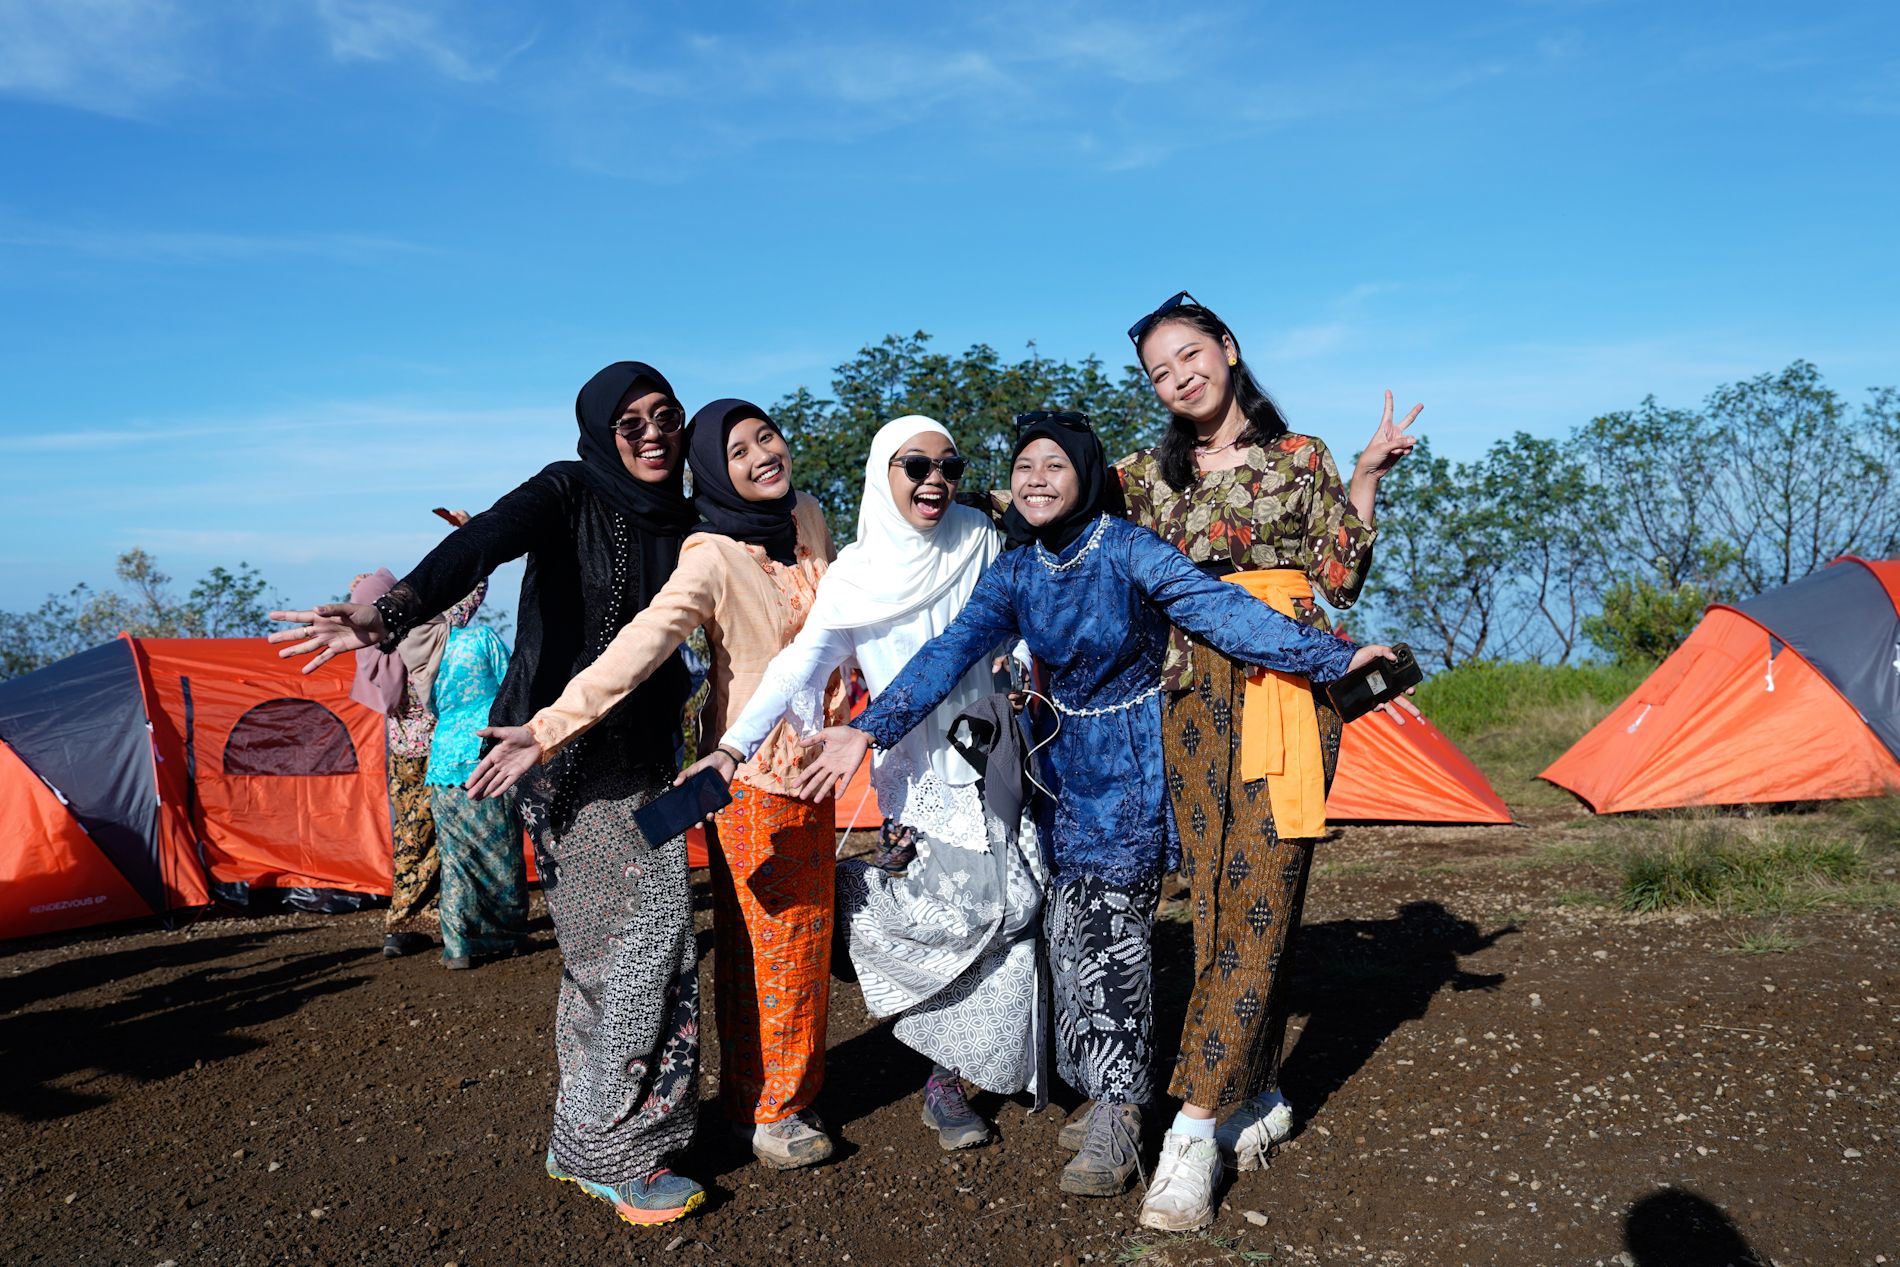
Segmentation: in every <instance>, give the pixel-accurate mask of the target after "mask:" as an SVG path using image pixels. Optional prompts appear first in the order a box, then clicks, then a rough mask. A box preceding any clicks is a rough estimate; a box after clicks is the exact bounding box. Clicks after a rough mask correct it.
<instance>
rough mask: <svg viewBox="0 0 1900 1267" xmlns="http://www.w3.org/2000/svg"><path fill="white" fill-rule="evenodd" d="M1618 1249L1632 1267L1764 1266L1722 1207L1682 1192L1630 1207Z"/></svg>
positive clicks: (1667, 1191)
mask: <svg viewBox="0 0 1900 1267" xmlns="http://www.w3.org/2000/svg"><path fill="white" fill-rule="evenodd" d="M1623 1245H1624V1247H1625V1248H1626V1249H1627V1250H1629V1255H1630V1257H1631V1258H1633V1259H1635V1260H1636V1267H1767V1263H1768V1260H1767V1259H1766V1258H1764V1257H1762V1256H1761V1255H1760V1254H1757V1253H1756V1252H1755V1250H1754V1248H1753V1247H1752V1246H1750V1245H1749V1243H1748V1239H1747V1238H1746V1237H1744V1236H1743V1235H1742V1232H1741V1229H1740V1228H1738V1227H1736V1226H1735V1223H1734V1221H1733V1220H1732V1219H1730V1218H1729V1216H1728V1215H1726V1214H1724V1213H1723V1212H1722V1207H1720V1206H1718V1205H1716V1204H1715V1202H1713V1201H1710V1200H1709V1199H1708V1198H1706V1197H1701V1196H1698V1195H1696V1194H1695V1193H1693V1192H1690V1191H1688V1190H1686V1189H1683V1188H1659V1189H1657V1190H1656V1191H1655V1192H1652V1193H1650V1194H1649V1195H1648V1196H1646V1197H1644V1198H1643V1199H1642V1200H1641V1201H1638V1202H1637V1203H1636V1204H1635V1205H1633V1206H1631V1207H1630V1212H1629V1215H1628V1216H1627V1217H1626V1218H1625V1219H1624V1220H1623Z"/></svg>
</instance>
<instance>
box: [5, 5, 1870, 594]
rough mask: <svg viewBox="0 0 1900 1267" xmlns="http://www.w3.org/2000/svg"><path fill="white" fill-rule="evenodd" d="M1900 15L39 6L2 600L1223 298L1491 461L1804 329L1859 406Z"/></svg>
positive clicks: (282, 568) (9, 343)
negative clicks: (669, 401) (882, 376)
mask: <svg viewBox="0 0 1900 1267" xmlns="http://www.w3.org/2000/svg"><path fill="white" fill-rule="evenodd" d="M1896 14H1900V10H1896V9H1894V8H1893V7H1892V6H1889V5H1881V4H1866V5H1859V6H1854V5H1813V6H1790V5H1786V4H1775V5H1769V4H1733V5H1720V6H1701V5H1697V6H1690V5H1655V4H1644V3H1618V2H1615V0H1605V2H1602V3H1567V2H1563V0H1551V2H1545V3H1518V4H1511V3H1493V4H1481V5H1419V4H1389V5H1380V4H1362V5H1351V6H1344V5H1328V6H1320V5H1309V6H1299V7H1296V6H1271V7H1269V6H1254V5H1239V6H1228V7H1185V8H1181V9H1178V10H1177V9H1172V8H1167V7H1162V6H1154V5H1142V4H1114V3H1098V4H1074V5H1062V4H1052V5H1034V6H1029V5H1012V4H988V5H981V6H965V5H959V4H954V3H942V4H936V5H931V6H908V5H889V4H876V5H872V4H865V5H855V4H788V5H782V6H754V5H745V4H736V5H726V6H717V7H713V6H703V5H692V6H688V5H685V4H677V5H675V4H665V3H648V4H643V5H637V6H636V5H627V4H612V5H606V4H603V5H586V4H578V3H566V2H555V3H542V4H535V5H518V6H508V5H491V4H461V3H449V2H446V0H443V2H429V0H387V2H382V0H274V2H272V3H255V2H251V3H232V4H224V3H217V2H216V0H0V173H4V174H3V175H0V383H4V387H5V390H4V392H3V393H0V470H4V472H5V473H4V475H0V607H8V608H18V607H24V606H29V605H32V604H35V603H37V601H38V600H39V598H40V597H41V596H43V595H44V594H45V593H46V592H47V591H48V590H53V589H59V590H64V589H65V588H66V587H68V586H69V585H71V584H72V583H73V582H75V581H78V580H90V581H92V582H94V583H98V582H100V581H103V580H105V579H107V578H108V577H109V573H110V564H111V559H112V557H113V555H114V554H115V553H116V552H118V551H120V550H122V549H125V548H127V547H129V546H133V545H142V546H144V547H145V548H147V549H148V550H151V551H153V552H154V553H156V554H157V555H158V556H159V559H160V561H161V563H162V564H163V565H164V566H165V567H166V568H167V570H169V571H170V572H172V573H173V574H174V575H176V576H179V577H181V578H191V577H195V576H197V575H199V574H200V573H202V572H203V571H204V570H205V569H206V568H208V567H210V566H212V565H213V564H220V563H222V564H226V565H230V564H232V563H235V562H236V561H238V560H240V559H242V560H248V561H249V562H251V563H252V564H254V565H256V566H258V567H259V568H260V569H261V570H262V571H263V572H264V574H265V575H266V576H267V577H269V578H270V580H271V581H272V583H273V586H274V587H275V588H276V589H277V590H280V591H282V592H283V593H284V594H286V595H288V596H290V597H293V598H298V599H306V598H308V599H315V598H324V597H327V596H329V595H330V594H332V593H334V592H336V591H337V590H338V589H340V588H341V587H342V586H343V585H344V584H345V583H347V581H348V578H349V577H350V575H352V574H353V573H354V572H356V571H358V570H361V569H362V568H363V567H366V566H371V565H375V564H388V565H390V566H392V567H395V568H396V569H397V570H399V571H400V570H401V569H402V568H403V567H404V566H406V565H407V564H408V563H409V562H412V561H413V560H414V559H415V558H416V557H418V556H419V555H420V553H421V552H422V551H423V550H424V549H426V548H427V546H428V545H429V544H430V542H431V541H433V540H434V539H435V537H436V536H437V535H438V534H437V533H436V531H435V522H436V521H434V520H433V519H431V518H430V517H429V516H428V514H427V511H428V508H429V507H431V506H433V505H438V504H447V505H451V506H467V507H469V508H471V509H478V508H480V506H482V505H485V504H486V503H487V502H488V501H489V500H491V499H492V498H493V497H494V496H496V495H497V494H499V493H500V492H502V491H505V490H506V489H507V488H508V487H511V486H512V485H513V484H514V483H515V482H517V481H518V480H519V479H521V478H522V477H524V476H525V475H527V474H528V473H530V472H532V471H533V470H535V469H537V468H538V467H539V466H540V465H541V464H543V463H544V462H547V461H550V460H554V459H557V458H560V457H563V456H567V455H569V454H570V453H571V451H572V442H573V423H572V414H571V402H572V399H573V394H574V391H575V389H576V388H577V387H578V386H579V385H580V383H581V382H582V381H583V380H584V379H585V378H586V377H587V376H588V375H589V374H590V373H591V372H592V371H593V370H594V369H596V368H597V367H598V366H600V365H601V364H603V363H605V362H607V361H609V360H615V359H619V358H622V357H638V358H641V359H645V360H650V361H652V362H654V363H656V364H658V365H659V366H661V368H663V369H664V370H666V371H667V372H668V373H669V374H670V375H671V376H672V377H673V379H674V383H675V385H676V387H677V388H678V389H679V390H680V392H681V394H682V395H683V396H684V398H685V399H686V401H687V403H688V405H689V406H692V405H695V404H697V403H700V402H703V401H704V400H706V399H709V398H711V397H714V396H720V395H745V396H752V397H754V398H757V399H760V400H763V401H769V400H771V399H775V398H776V397H778V396H779V395H780V394H782V393H783V392H785V391H787V390H789V389H791V388H793V387H795V386H797V385H799V384H801V383H802V384H809V385H811V386H813V387H814V388H822V386H823V384H824V383H825V382H826V381H827V380H828V378H829V372H828V371H829V369H830V367H831V366H833V365H835V364H836V363H838V362H839V361H841V360H843V359H845V358H846V357H848V356H849V355H850V354H851V353H852V352H853V351H854V350H855V349H856V348H858V347H859V346H860V345H862V344H864V343H867V342H872V341H875V340H877V339H878V338H880V337H882V336H883V335H884V334H886V333H890V332H896V331H910V330H916V329H924V330H928V331H930V332H931V333H932V334H933V335H935V336H936V338H937V339H938V340H939V342H940V344H942V345H945V346H948V347H951V348H960V347H963V346H966V345H968V344H970V343H972V342H976V341H984V342H988V343H990V344H992V345H994V346H995V347H997V348H998V349H999V350H1001V351H1003V352H1004V353H1005V354H1011V353H1017V352H1020V351H1021V350H1022V349H1023V347H1024V345H1025V344H1026V342H1027V341H1028V340H1031V339H1034V340H1036V342H1037V344H1038V346H1039V347H1040V348H1041V349H1042V350H1043V351H1044V352H1046V353H1051V354H1055V355H1059V356H1067V357H1074V356H1081V355H1084V354H1087V353H1090V352H1095V353H1099V354H1101V355H1102V356H1103V357H1104V358H1105V359H1107V360H1109V361H1110V362H1111V363H1113V364H1121V363H1122V362H1123V361H1124V360H1125V359H1126V352H1127V348H1126V343H1125V341H1124V338H1123V335H1122V330H1123V329H1124V327H1126V325H1127V324H1128V323H1129V321H1131V320H1132V319H1133V318H1134V317H1135V316H1136V315H1138V314H1140V313H1141V312H1143V311H1145V310H1146V309H1147V308H1149V307H1150V306H1152V305H1153V304H1154V303H1155V302H1157V301H1158V300H1160V299H1162V298H1164V297H1165V296H1167V295H1168V294H1170V293H1171V292H1173V291H1174V290H1176V289H1179V288H1181V287H1183V286H1185V287H1188V288H1190V289H1192V290H1193V291H1194V293H1195V294H1196V295H1197V296H1199V297H1200V298H1202V299H1203V300H1204V301H1206V302H1208V303H1210V304H1212V305H1213V306H1214V307H1216V308H1217V309H1219V310H1220V311H1221V312H1222V314H1223V315H1224V316H1226V317H1227V318H1228V320H1229V322H1230V323H1231V324H1232V325H1233V326H1234V327H1235V329H1236V330H1237V331H1238V332H1239V333H1240V335H1241V337H1242V340H1243V343H1244V344H1245V346H1246V348H1247V351H1248V353H1249V358H1250V360H1252V361H1253V362H1254V364H1255V366H1256V369H1257V370H1258V371H1259V372H1260V373H1261V375H1262V377H1263V378H1264V379H1265V380H1266V382H1267V385H1268V386H1269V388H1270V389H1271V390H1273V391H1274V393H1275V394H1276V395H1277V396H1278V397H1279V398H1280V400H1281V402H1282V404H1283V406H1284V407H1285V408H1286V410H1287V412H1288V413H1289V415H1290V416H1291V417H1292V418H1293V419H1294V422H1295V425H1296V426H1299V427H1300V428H1301V429H1303V430H1308V431H1312V432H1316V433H1318V434H1319V435H1321V436H1323V437H1324V438H1326V439H1327V440H1328V441H1329V442H1330V443H1331V444H1332V445H1333V446H1334V447H1335V448H1336V449H1338V450H1340V451H1342V452H1343V453H1348V454H1349V453H1351V452H1353V451H1354V450H1356V449H1357V447H1358V446H1359V444H1361V443H1362V442H1363V441H1364V439H1365V438H1366V436H1367V435H1368V434H1369V433H1370V431H1371V428H1372V426H1373V424H1374V422H1375V421H1376V418H1377V409H1378V401H1379V392H1380V390H1381V389H1382V388H1384V387H1387V386H1390V387H1392V388H1393V389H1394V390H1395V391H1397V393H1398V394H1399V395H1400V396H1401V397H1402V398H1403V399H1402V401H1401V407H1403V406H1404V404H1405V403H1408V402H1409V401H1411V400H1423V401H1425V402H1426V405H1427V408H1426V412H1425V415H1424V417H1423V419H1422V420H1421V424H1420V425H1421V427H1422V428H1423V429H1424V430H1426V431H1427V432H1428V433H1429V434H1430V435H1431V436H1432V438H1433V441H1434V443H1435V444H1436V445H1437V446H1438V447H1439V448H1440V449H1441V451H1444V452H1448V453H1450V454H1452V455H1454V456H1460V457H1467V456H1473V455H1475V454H1476V453H1478V452H1480V451H1481V450H1482V449H1483V448H1484V447H1485V446H1486V445H1487V444H1488V443H1489V442H1490V440H1491V439H1492V438H1493V437H1495V436H1498V435H1501V434H1505V433H1508V432H1510V431H1512V430H1516V429H1518V428H1524V429H1528V430H1530V431H1533V432H1536V433H1540V434H1556V433H1560V432H1562V431H1564V430H1565V429H1567V428H1568V427H1570V426H1571V425H1573V424H1575V423H1576V422H1578V421H1580V420H1583V419H1586V418H1588V417H1590V416H1591V415H1593V414H1595V413H1600V412H1602V411H1605V410H1608V409H1613V408H1620V407H1624V406H1629V405H1633V404H1634V403H1636V402H1637V401H1638V400H1640V399H1641V398H1642V397H1643V396H1644V395H1645V394H1647V393H1651V392H1654V393H1656V394H1657V395H1658V396H1659V397H1661V398H1662V399H1663V400H1665V401H1667V402H1670V403H1680V404H1692V403H1695V402H1696V401H1698V400H1700V398H1701V397H1702V396H1703V394H1704V393H1706V392H1707V391H1708V390H1709V389H1710V388H1711V387H1713V386H1714V385H1716V384H1717V383H1720V382H1724V381H1729V380H1733V379H1735V378H1738V377H1743V376H1747V375H1751V374H1754V373H1758V372H1761V371H1766V370H1773V369H1778V368H1780V367H1781V366H1783V365H1785V364H1787V363H1788V362H1789V361H1790V360H1793V359H1794V358H1796V357H1806V358H1808V359H1811V360H1813V361H1815V362H1816V363H1818V364H1819V365H1820V366H1821V368H1822V370H1823V372H1824V373H1825V374H1826V375H1827V377H1828V379H1829V381H1830V382H1831V383H1832V384H1833V385H1834V386H1836V387H1837V388H1839V389H1841V390H1843V391H1846V392H1848V393H1850V394H1853V395H1856V396H1857V395H1858V394H1859V392H1860V390H1861V389H1863V388H1865V387H1867V386H1870V385H1873V384H1880V383H1893V382H1897V381H1900V305H1896V303H1895V297H1896V292H1897V289H1900V287H1897V283H1900V234H1896V232H1895V231H1894V229H1893V224H1894V222H1895V217H1896V204H1900V198H1897V197H1896V194H1900V38H1896V37H1900V17H1896V16H1895V15H1896ZM947 421H950V422H951V423H952V425H953V426H954V423H955V420H947ZM505 579H506V578H505ZM505 588H508V589H509V590H510V591H511V589H512V586H506V587H505ZM511 597H512V594H511V593H510V598H511Z"/></svg>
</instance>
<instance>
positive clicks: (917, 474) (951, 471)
mask: <svg viewBox="0 0 1900 1267" xmlns="http://www.w3.org/2000/svg"><path fill="white" fill-rule="evenodd" d="M891 465H892V466H901V467H903V468H904V474H905V475H906V476H907V477H909V479H910V482H911V483H913V484H921V483H923V482H924V481H925V480H927V479H929V478H930V472H931V470H932V469H933V468H934V469H936V470H939V471H942V472H943V478H944V479H945V480H946V481H947V482H949V483H951V484H954V483H956V482H957V481H958V480H960V479H962V478H963V472H964V471H966V470H968V469H969V466H970V463H969V461H968V460H967V459H965V458H961V457H958V456H957V455H956V454H954V453H953V454H951V455H950V456H949V457H947V458H927V457H925V456H924V455H923V454H921V453H907V454H905V455H904V456H903V457H901V458H892V459H891Z"/></svg>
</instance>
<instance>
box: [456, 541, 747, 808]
mask: <svg viewBox="0 0 1900 1267" xmlns="http://www.w3.org/2000/svg"><path fill="white" fill-rule="evenodd" d="M724 583H725V574H724V572H723V571H722V570H721V569H720V568H719V567H718V562H717V558H716V556H715V555H714V554H713V551H712V550H710V549H692V548H688V549H686V550H682V551H681V552H680V561H679V566H678V567H677V568H675V569H674V571H673V575H672V576H671V577H669V578H668V579H667V582H666V584H665V585H664V586H662V587H661V589H660V592H659V593H658V594H655V595H654V596H653V601H652V602H651V603H649V604H647V606H646V607H645V608H644V609H642V610H641V611H640V613H639V614H638V615H636V616H635V617H634V618H633V619H632V620H630V621H628V622H627V623H626V624H625V625H622V626H621V627H620V632H619V633H617V634H615V635H614V640H613V641H612V642H610V643H608V644H607V649H606V650H605V651H602V652H601V653H600V655H599V656H598V657H596V658H595V660H594V662H593V663H592V664H590V665H588V666H587V667H586V668H585V669H582V670H581V671H580V672H579V673H577V674H575V675H574V678H573V680H572V681H570V682H569V683H568V684H567V689H566V690H564V691H562V692H561V697H560V698H559V699H557V700H555V701H554V702H553V703H552V704H549V705H548V706H547V707H546V708H544V709H542V710H541V711H540V712H538V713H536V714H535V715H534V716H533V717H531V718H529V719H528V724H527V725H525V726H484V727H482V728H481V730H479V731H477V732H476V733H477V734H479V735H481V737H482V738H484V739H492V740H494V743H493V744H492V745H491V746H490V747H489V749H488V751H487V752H486V753H484V754H483V755H482V759H481V763H480V764H479V765H477V766H476V767H475V773H473V774H471V775H470V776H469V778H468V782H467V783H466V784H465V785H464V786H465V787H466V788H467V789H468V791H469V793H470V795H472V796H474V797H475V798H476V799H477V800H480V799H481V798H483V797H487V796H499V795H501V794H502V793H503V792H506V791H507V790H508V789H509V788H511V787H513V786H514V785H515V784H516V783H517V782H518V781H519V780H520V779H521V777H522V776H523V775H525V774H527V772H528V771H529V770H531V769H533V768H534V767H535V765H536V764H538V763H540V762H542V761H546V760H547V759H548V758H549V757H551V756H553V755H554V754H555V753H557V752H559V751H560V750H561V749H562V748H563V747H564V746H566V745H567V744H569V743H572V742H573V741H574V740H575V739H578V738H579V737H580V736H582V735H584V734H586V733H587V732H588V731H589V730H591V729H592V728H593V726H594V725H595V723H597V722H598V721H600V719H601V718H603V717H605V716H606V715H607V714H608V713H609V712H611V711H612V710H613V707H614V705H616V704H618V703H619V702H620V701H621V700H623V699H625V698H627V696H628V695H630V694H632V693H633V690H634V688H635V687H637V686H639V685H640V684H641V683H642V682H644V681H646V680H647V678H648V677H649V676H651V675H652V673H653V671H654V670H655V669H657V668H659V667H660V665H662V664H664V663H665V662H666V658H667V657H668V656H670V655H672V654H673V652H675V651H677V650H678V649H679V645H680V643H682V642H684V641H686V637H687V635H688V634H690V633H692V632H693V630H694V629H697V628H698V627H699V626H700V625H703V624H705V623H706V622H707V621H710V620H711V619H712V616H713V608H714V606H715V605H716V604H717V602H718V599H719V596H720V594H721V593H723V591H724Z"/></svg>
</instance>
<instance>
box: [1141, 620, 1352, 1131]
mask: <svg viewBox="0 0 1900 1267" xmlns="http://www.w3.org/2000/svg"><path fill="white" fill-rule="evenodd" d="M1193 649H1194V677H1193V683H1194V685H1193V689H1191V690H1188V691H1183V692H1180V693H1179V694H1176V695H1174V696H1172V697H1171V698H1170V699H1169V701H1168V703H1167V704H1166V706H1165V707H1164V708H1163V710H1162V727H1161V729H1162V745H1163V749H1164V751H1165V753H1166V757H1167V765H1168V789H1169V792H1170V793H1171V795H1172V797H1173V801H1174V821H1175V823H1176V824H1177V825H1178V827H1179V830H1180V833H1181V875H1182V878H1184V879H1185V880H1187V882H1188V884H1189V885H1190V886H1191V888H1192V890H1193V894H1194V990H1193V994H1192V995H1191V996H1190V998H1189V1000H1188V1011H1187V1021H1186V1024H1185V1026H1184V1028H1183V1030H1182V1033H1181V1047H1180V1052H1179V1054H1178V1055H1177V1056H1176V1058H1175V1065H1174V1077H1173V1080H1172V1081H1171V1082H1170V1084H1169V1087H1168V1090H1169V1091H1170V1092H1171V1093H1172V1094H1174V1095H1176V1096H1179V1097H1180V1098H1181V1099H1183V1100H1186V1101H1188V1102H1189V1103H1192V1104H1198V1105H1201V1106H1203V1107H1206V1108H1215V1107H1218V1106H1220V1105H1224V1104H1232V1103H1235V1102H1237V1101H1240V1100H1245V1099H1248V1098H1250V1097H1252V1096H1254V1095H1257V1094H1259V1093H1261V1092H1264V1091H1273V1090H1277V1089H1278V1088H1279V1085H1280V1049H1281V1047H1282V1046H1283V1045H1284V1043H1285V1040H1286V1023H1287V998H1288V981H1289V979H1290V977H1291V975H1292V966H1293V941H1294V934H1295V933H1296V932H1297V931H1298V929H1299V924H1300V910H1301V908H1302V907H1303V906H1304V905H1305V902H1306V881H1307V875H1308V873H1309V872H1310V870H1311V869H1312V865H1313V844H1314V842H1313V841H1312V840H1283V839H1281V837H1280V833H1279V831H1278V830H1277V828H1276V827H1275V826H1274V821H1273V810H1272V808H1271V806H1270V805H1269V804H1268V798H1267V793H1266V782H1265V780H1255V781H1253V782H1251V783H1249V782H1246V781H1244V780H1243V779H1241V778H1240V718H1241V709H1242V706H1243V697H1244V695H1245V691H1246V685H1247V668H1246V666H1244V665H1240V664H1237V663H1235V662H1234V661H1232V660H1229V659H1227V658H1226V657H1225V656H1223V655H1221V654H1220V653H1219V652H1218V651H1215V650H1213V649H1212V648H1211V647H1208V646H1207V645H1206V644H1204V643H1201V642H1198V641H1196V642H1194V643H1193ZM1317 702H1318V712H1319V732H1320V751H1321V754H1322V759H1323V760H1324V762H1325V776H1326V786H1327V787H1328V788H1331V786H1332V782H1333V772H1334V770H1335V769H1336V768H1337V767H1338V765H1339V738H1340V733H1341V730H1342V729H1343V727H1342V726H1341V723H1340V720H1339V714H1338V713H1337V712H1335V711H1334V710H1333V708H1332V705H1331V704H1330V703H1328V702H1327V700H1326V699H1325V697H1324V695H1321V696H1320V698H1319V700H1318V701H1317Z"/></svg>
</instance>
